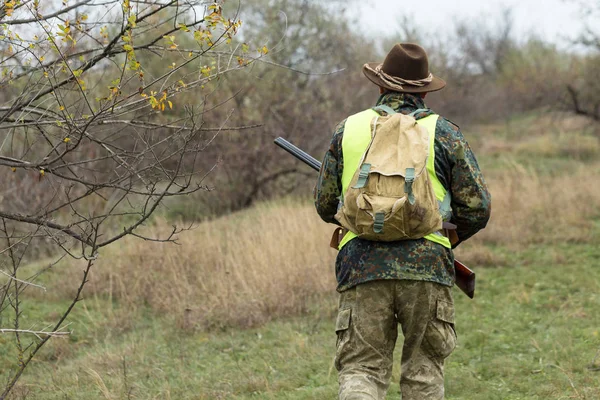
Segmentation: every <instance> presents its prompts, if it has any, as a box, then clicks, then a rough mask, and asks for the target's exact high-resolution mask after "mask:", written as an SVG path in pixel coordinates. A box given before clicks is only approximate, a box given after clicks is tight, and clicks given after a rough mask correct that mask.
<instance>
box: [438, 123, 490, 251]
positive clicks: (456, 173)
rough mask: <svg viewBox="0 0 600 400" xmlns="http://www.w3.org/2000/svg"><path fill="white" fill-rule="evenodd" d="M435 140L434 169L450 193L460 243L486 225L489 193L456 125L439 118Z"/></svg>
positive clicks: (467, 145) (453, 220)
mask: <svg viewBox="0 0 600 400" xmlns="http://www.w3.org/2000/svg"><path fill="white" fill-rule="evenodd" d="M436 139H437V140H436V160H435V161H436V172H437V174H438V176H439V175H443V177H442V176H439V177H440V178H443V179H441V180H442V184H443V185H444V186H445V187H446V188H447V189H449V190H450V193H451V195H452V214H453V215H452V222H453V223H454V224H456V225H457V234H458V237H459V239H460V241H461V242H462V241H465V240H467V239H468V238H470V237H471V236H473V235H474V234H475V233H477V232H478V231H479V230H481V229H483V228H484V227H485V226H486V224H487V222H488V220H489V218H490V212H491V196H490V193H489V191H488V189H487V185H486V183H485V180H484V178H483V175H482V173H481V171H480V169H479V165H478V164H477V160H476V159H475V155H474V154H473V152H472V151H471V148H470V147H469V144H468V143H467V141H466V139H465V138H464V136H463V135H462V133H461V132H460V130H459V128H458V126H456V125H454V124H452V123H451V122H450V121H448V120H446V119H444V118H440V119H439V120H438V124H437V127H436ZM441 171H443V173H441V174H440V172H441ZM459 243H460V242H459Z"/></svg>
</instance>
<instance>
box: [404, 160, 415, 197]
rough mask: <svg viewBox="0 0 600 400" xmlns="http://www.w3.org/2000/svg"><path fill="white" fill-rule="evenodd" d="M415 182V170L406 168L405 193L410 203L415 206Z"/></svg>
mask: <svg viewBox="0 0 600 400" xmlns="http://www.w3.org/2000/svg"><path fill="white" fill-rule="evenodd" d="M414 181H415V169H414V168H406V172H405V174H404V193H406V194H407V195H408V202H409V203H410V204H411V205H413V204H415V195H414V194H413V190H412V185H413V182H414Z"/></svg>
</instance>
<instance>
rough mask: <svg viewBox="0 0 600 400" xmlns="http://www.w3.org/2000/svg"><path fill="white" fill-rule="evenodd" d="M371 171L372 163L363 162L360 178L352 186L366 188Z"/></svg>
mask: <svg viewBox="0 0 600 400" xmlns="http://www.w3.org/2000/svg"><path fill="white" fill-rule="evenodd" d="M370 171H371V164H363V165H362V166H361V167H360V172H359V173H358V179H357V181H356V185H354V186H352V188H353V189H360V188H364V187H365V185H366V184H367V179H368V178H369V172H370Z"/></svg>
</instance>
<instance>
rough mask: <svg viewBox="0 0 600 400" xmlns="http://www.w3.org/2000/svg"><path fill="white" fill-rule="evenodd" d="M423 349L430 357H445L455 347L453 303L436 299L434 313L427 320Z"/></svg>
mask: <svg viewBox="0 0 600 400" xmlns="http://www.w3.org/2000/svg"><path fill="white" fill-rule="evenodd" d="M422 346H423V351H424V352H425V353H427V354H429V355H431V356H432V357H436V358H441V359H445V358H447V357H448V356H449V355H450V354H452V351H454V348H455V347H456V332H455V330H454V305H453V304H452V303H451V302H448V301H444V300H440V299H438V300H437V304H436V310H435V315H434V317H433V318H432V319H431V321H429V324H428V325H427V328H426V330H425V335H424V337H423V345H422Z"/></svg>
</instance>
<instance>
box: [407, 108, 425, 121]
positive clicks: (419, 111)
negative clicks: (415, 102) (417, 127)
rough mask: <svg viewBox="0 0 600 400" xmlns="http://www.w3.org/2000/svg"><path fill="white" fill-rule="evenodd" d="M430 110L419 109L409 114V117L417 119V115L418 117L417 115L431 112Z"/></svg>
mask: <svg viewBox="0 0 600 400" xmlns="http://www.w3.org/2000/svg"><path fill="white" fill-rule="evenodd" d="M429 110H430V109H429V108H418V109H416V110H415V111H413V112H411V113H410V114H408V115H410V116H411V117H413V118H414V117H415V115H417V114H419V113H422V112H426V111H429ZM415 119H416V118H415Z"/></svg>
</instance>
